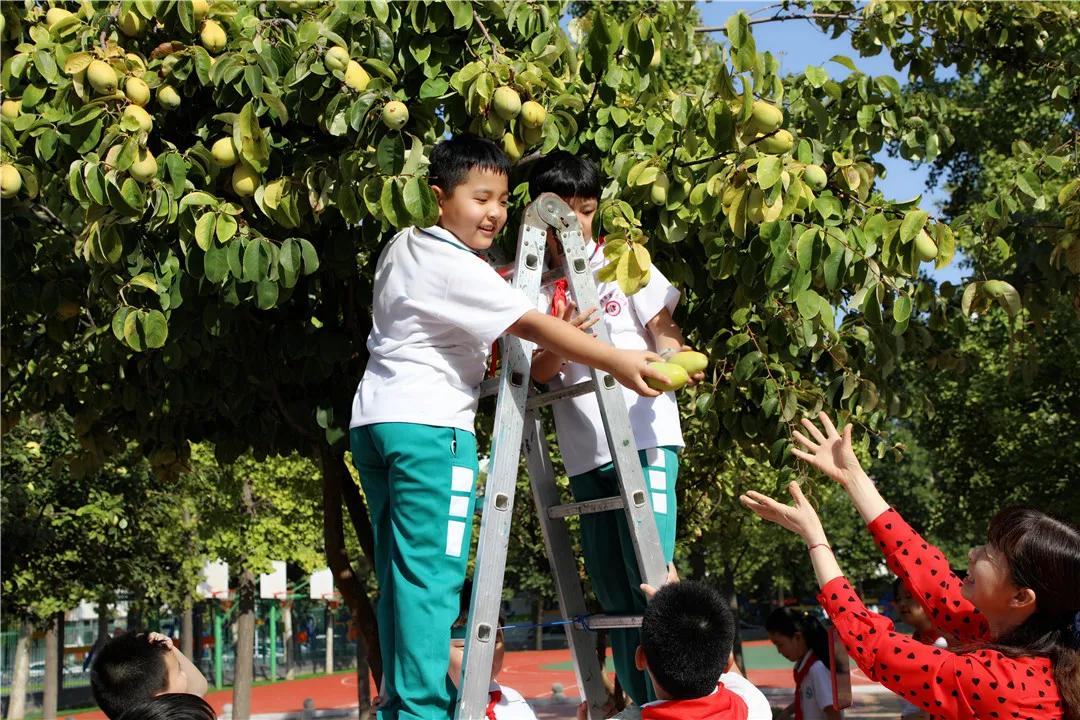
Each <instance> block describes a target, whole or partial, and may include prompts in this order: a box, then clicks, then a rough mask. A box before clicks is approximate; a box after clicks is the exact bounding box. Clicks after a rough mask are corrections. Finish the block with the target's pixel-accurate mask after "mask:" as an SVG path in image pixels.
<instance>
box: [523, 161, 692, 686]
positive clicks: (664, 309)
mask: <svg viewBox="0 0 1080 720" xmlns="http://www.w3.org/2000/svg"><path fill="white" fill-rule="evenodd" d="M600 185H601V181H600V174H599V172H598V171H597V168H596V165H594V164H593V163H592V162H591V161H590V160H588V159H586V158H581V157H578V156H575V155H572V154H570V153H568V152H565V151H562V150H559V151H556V152H553V153H551V154H549V155H547V156H546V157H544V158H541V159H540V160H539V161H537V163H536V166H535V167H534V168H533V171H532V176H531V178H530V180H529V194H530V196H531V197H532V198H534V199H535V198H537V197H539V196H540V194H541V193H545V192H553V193H555V194H556V195H558V196H560V197H561V198H562V199H563V200H565V201H566V203H567V204H568V205H569V206H570V208H571V209H572V210H573V211H574V212H575V214H577V216H578V221H579V222H580V223H581V232H582V234H583V235H584V236H585V241H586V247H585V252H586V255H588V256H589V257H590V263H591V265H592V269H593V272H594V273H596V272H597V271H599V270H600V268H602V267H603V266H604V264H605V258H604V252H603V248H602V244H603V240H601V241H600V242H595V241H594V240H593V238H592V223H593V217H594V215H595V213H596V210H597V205H598V203H599V198H600ZM558 252H559V248H557V247H555V244H554V243H552V244H551V247H550V249H549V254H551V255H554V254H557V253H558ZM597 294H598V296H599V298H600V318H601V319H602V320H603V322H604V323H605V324H606V325H607V329H608V333H609V335H610V338H611V343H612V344H613V345H614V346H615V347H617V348H627V349H636V350H653V351H656V352H658V353H660V355H662V356H665V357H670V355H672V354H674V353H676V352H679V351H680V350H683V349H687V348H685V346H684V345H683V337H682V331H681V330H680V329H679V326H678V325H676V324H675V321H674V320H673V319H672V317H671V313H672V312H673V311H674V309H675V306H676V305H677V304H678V302H679V291H678V290H676V289H675V288H674V287H672V285H671V283H669V282H668V280H667V278H665V277H664V275H663V273H661V272H660V271H659V270H658V269H657V268H656V267H655V266H650V279H649V282H648V283H647V284H646V285H645V287H643V288H642V289H641V290H639V291H638V292H637V293H635V294H634V295H632V296H630V297H627V296H626V295H625V294H623V292H622V291H621V290H620V289H619V285H618V283H616V282H601V281H599V280H598V281H597ZM548 295H550V297H548V298H547V299H546V300H547V308H548V309H549V310H550V312H551V314H553V315H555V316H557V317H562V318H564V319H570V318H571V316H572V315H573V312H574V303H573V298H570V297H569V296H568V295H567V287H566V283H565V281H564V280H560V281H558V284H557V285H556V286H555V287H554V289H553V290H552V291H550V292H549V293H548ZM595 310H596V309H594V308H590V309H588V310H586V312H584V313H583V314H581V315H579V316H577V317H576V318H574V319H573V322H574V324H577V325H580V326H582V327H587V326H588V325H591V324H592V323H593V322H595V318H594V316H593V313H594V312H595ZM532 377H533V379H534V380H536V381H537V382H541V383H547V384H550V385H552V386H553V387H556V388H561V387H568V386H570V385H575V384H577V383H580V382H583V381H585V380H587V379H588V378H589V372H588V368H586V367H584V366H582V365H580V364H577V363H573V362H567V358H565V357H564V356H562V355H561V354H560V353H558V352H557V351H555V350H554V349H552V348H547V349H545V350H544V351H542V352H540V353H538V354H537V355H536V357H535V358H534V359H533V366H532ZM703 377H704V374H701V373H699V374H697V375H695V376H694V377H693V378H691V382H697V381H699V380H700V379H702V378H703ZM626 407H627V409H628V410H629V413H630V424H631V425H632V427H633V431H634V439H635V440H636V442H637V449H638V452H639V455H640V457H641V465H642V468H643V469H644V472H645V481H646V484H647V485H648V486H649V491H650V492H649V495H650V499H651V501H652V509H653V516H654V517H655V519H656V526H657V530H658V531H659V534H660V542H661V545H662V546H663V549H664V558H665V559H666V560H667V562H669V563H670V562H671V559H672V556H673V554H674V552H675V518H676V499H675V481H676V478H677V477H678V472H679V456H678V450H679V448H681V447H682V446H683V439H682V429H681V426H680V424H679V406H678V404H677V403H676V401H675V395H674V393H670V392H668V393H663V394H661V395H657V396H654V397H639V396H638V395H635V394H633V393H626ZM552 410H553V413H554V416H555V430H556V433H557V435H558V439H559V451H560V452H561V453H562V457H563V465H564V466H565V468H566V474H567V475H569V476H570V489H571V490H572V492H573V493H574V499H575V500H577V501H579V502H581V501H585V500H595V499H597V498H603V497H611V496H613V495H618V494H619V486H618V476H617V475H616V473H615V467H614V465H613V463H612V461H611V451H610V449H609V448H608V444H607V439H606V437H605V435H604V426H603V422H602V420H601V416H600V406H599V405H598V403H597V402H596V398H595V397H594V396H592V395H581V396H578V397H576V398H572V399H569V400H565V401H563V402H561V403H557V404H556V405H553V406H552ZM581 542H582V551H583V553H584V556H585V568H586V570H587V571H588V573H589V578H590V579H591V580H592V586H593V590H594V591H595V592H596V596H597V599H598V600H599V601H600V604H601V605H602V606H603V608H604V611H605V612H607V613H618V614H640V613H641V612H643V611H644V609H645V596H644V595H643V594H642V593H641V591H640V590H639V586H640V584H641V576H640V573H639V572H638V567H637V560H636V558H635V556H634V548H633V545H632V544H631V540H630V534H629V530H628V528H627V525H626V517H625V515H624V514H623V512H622V511H621V510H619V511H611V512H604V513H594V514H590V515H584V516H582V518H581ZM610 638H611V647H612V654H613V655H614V660H615V672H616V674H617V676H618V678H619V683H620V684H621V685H622V688H623V690H625V691H626V693H627V694H628V695H629V696H630V697H631V698H632V699H633V700H634V702H635V703H637V704H638V705H641V704H643V703H645V702H648V701H650V700H654V699H655V696H654V695H653V692H652V689H651V687H650V685H649V681H648V676H647V675H646V674H645V673H644V672H642V671H641V670H639V669H638V668H637V667H636V666H635V663H634V652H635V650H636V649H637V647H638V644H639V643H640V642H641V633H640V632H639V631H638V630H636V629H624V630H613V631H611V633H610Z"/></svg>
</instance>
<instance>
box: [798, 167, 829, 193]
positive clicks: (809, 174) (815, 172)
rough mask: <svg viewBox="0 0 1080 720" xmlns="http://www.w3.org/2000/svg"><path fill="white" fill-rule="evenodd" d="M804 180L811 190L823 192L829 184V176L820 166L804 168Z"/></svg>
mask: <svg viewBox="0 0 1080 720" xmlns="http://www.w3.org/2000/svg"><path fill="white" fill-rule="evenodd" d="M802 179H803V182H804V183H806V184H807V185H808V186H809V187H810V189H811V190H821V189H823V188H824V187H825V186H826V185H827V184H828V182H829V176H828V175H826V174H825V169H824V168H823V167H821V166H820V165H807V166H806V167H805V168H803V173H802Z"/></svg>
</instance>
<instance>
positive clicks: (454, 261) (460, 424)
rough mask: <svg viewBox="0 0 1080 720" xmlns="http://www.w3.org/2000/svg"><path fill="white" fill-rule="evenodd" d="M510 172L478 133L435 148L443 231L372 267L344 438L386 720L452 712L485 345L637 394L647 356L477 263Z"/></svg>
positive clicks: (405, 243) (397, 244)
mask: <svg viewBox="0 0 1080 720" xmlns="http://www.w3.org/2000/svg"><path fill="white" fill-rule="evenodd" d="M509 171H510V166H509V162H508V161H507V159H506V156H505V155H504V154H503V152H502V150H501V149H499V147H498V146H497V145H495V143H493V142H491V141H490V140H485V139H482V138H478V137H475V136H472V135H459V136H456V137H454V138H452V139H450V140H444V141H443V142H440V143H439V144H438V145H437V146H436V147H435V149H434V151H433V152H432V154H431V164H430V168H429V171H428V177H429V182H430V184H431V186H432V190H433V191H434V193H435V197H436V199H437V201H438V205H439V220H438V224H437V225H435V226H432V227H428V228H415V227H413V228H407V229H405V230H403V231H401V232H399V233H398V234H397V235H395V236H394V238H393V239H392V240H390V242H389V243H388V244H387V246H386V247H385V248H384V249H383V251H382V254H381V255H380V257H379V261H378V265H377V267H376V269H375V288H374V301H373V303H372V314H373V319H372V329H371V334H370V335H369V336H368V340H367V348H368V351H369V353H370V355H369V358H368V363H367V368H366V370H365V372H364V376H363V378H362V379H361V381H360V383H359V385H358V386H357V389H356V394H355V396H354V398H353V409H352V420H351V422H350V444H351V448H352V456H353V463H354V464H355V465H356V469H357V471H358V472H359V474H360V482H361V485H362V486H363V489H364V494H365V496H366V498H367V501H368V509H369V511H370V513H371V520H372V526H373V528H374V531H375V574H376V577H377V578H378V581H379V589H380V596H379V601H378V607H377V613H378V620H379V641H380V644H381V646H382V656H383V687H382V692H381V695H382V698H383V700H384V702H383V705H382V707H381V708H380V709H379V718H380V720H399V719H400V720H419V719H421V718H423V719H424V720H430V718H440V717H446V718H449V717H451V716H452V714H453V705H454V698H453V694H454V692H453V687H452V685H451V684H450V683H449V682H448V679H447V676H446V671H447V667H448V663H449V644H450V626H451V624H452V623H453V622H454V619H455V618H456V617H457V615H458V595H459V594H460V592H461V586H462V582H463V581H464V578H465V566H466V562H467V560H468V552H469V535H470V533H471V529H472V517H473V503H474V499H475V491H474V483H475V480H476V475H477V471H478V463H477V453H476V436H475V434H474V432H473V419H474V416H475V414H476V405H477V400H478V396H479V386H480V383H481V382H482V380H483V378H484V371H485V360H486V357H487V353H488V351H489V349H490V348H491V345H492V343H493V342H494V341H495V340H496V339H497V338H498V337H499V336H501V335H503V334H504V333H512V334H514V335H517V336H519V337H522V338H524V339H525V340H528V341H531V342H536V343H539V344H543V345H544V346H546V347H553V348H556V349H557V350H558V351H559V352H560V353H563V354H565V355H567V356H568V357H572V358H573V359H574V360H576V361H579V362H582V363H585V364H587V365H590V366H593V367H597V368H600V369H602V370H605V371H607V372H609V373H611V375H613V376H614V377H615V379H616V380H618V381H619V382H620V383H623V384H624V385H626V386H628V387H631V388H632V389H634V390H635V391H636V392H638V393H641V394H643V395H656V394H657V392H656V391H655V390H652V389H651V388H650V387H649V386H648V385H647V384H646V383H645V378H646V377H657V378H659V377H661V376H662V373H658V372H657V371H655V370H653V369H652V368H650V367H649V366H648V364H649V362H650V361H653V360H657V359H659V356H658V355H656V353H653V352H647V351H625V350H616V349H615V348H613V347H611V346H610V345H607V344H605V343H602V342H600V341H599V340H597V339H596V338H593V337H592V336H590V335H587V334H586V333H583V332H581V331H580V330H578V329H577V328H574V327H573V326H571V325H570V324H569V323H566V322H562V321H560V320H558V319H556V318H553V317H550V316H547V315H545V314H543V313H540V312H537V310H536V309H535V308H534V307H533V303H531V302H530V301H529V300H528V299H527V298H526V296H525V294H524V293H523V292H521V291H520V290H518V289H516V288H513V287H511V286H510V285H508V284H507V283H506V282H505V281H504V280H503V279H502V278H501V277H500V276H499V274H498V273H497V272H496V271H495V269H494V268H492V267H491V266H490V265H488V263H487V262H486V261H485V260H484V259H482V258H481V257H480V256H479V253H480V252H482V251H485V250H487V249H488V248H489V247H490V246H491V243H492V241H493V240H494V238H495V236H496V235H497V234H498V233H499V231H500V230H502V228H503V226H504V225H505V224H506V206H507V202H508V199H509V188H508V176H509Z"/></svg>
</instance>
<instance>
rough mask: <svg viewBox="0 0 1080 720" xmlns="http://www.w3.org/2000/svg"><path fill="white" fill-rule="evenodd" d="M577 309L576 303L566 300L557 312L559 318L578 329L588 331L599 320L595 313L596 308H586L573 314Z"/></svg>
mask: <svg viewBox="0 0 1080 720" xmlns="http://www.w3.org/2000/svg"><path fill="white" fill-rule="evenodd" d="M575 310H577V304H576V303H574V302H568V303H566V305H564V306H563V309H562V312H560V313H559V319H561V320H565V321H566V322H568V323H570V324H571V325H573V326H574V327H576V328H578V329H579V330H584V331H588V329H589V328H591V327H592V326H593V325H595V324H596V323H597V322H599V320H600V318H599V317H597V315H596V308H595V307H591V308H589V309H588V310H585V311H583V312H580V313H577V314H574V311H575Z"/></svg>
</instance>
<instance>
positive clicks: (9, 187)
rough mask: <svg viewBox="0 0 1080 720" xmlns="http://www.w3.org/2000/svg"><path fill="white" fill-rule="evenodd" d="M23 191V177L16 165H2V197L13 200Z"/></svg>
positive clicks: (0, 177)
mask: <svg viewBox="0 0 1080 720" xmlns="http://www.w3.org/2000/svg"><path fill="white" fill-rule="evenodd" d="M20 190H22V175H20V174H19V171H18V170H16V169H15V166H14V165H9V164H8V163H4V164H3V165H0V197H3V198H4V199H5V200H6V199H7V198H13V197H15V196H16V195H18V194H19V191H20Z"/></svg>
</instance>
